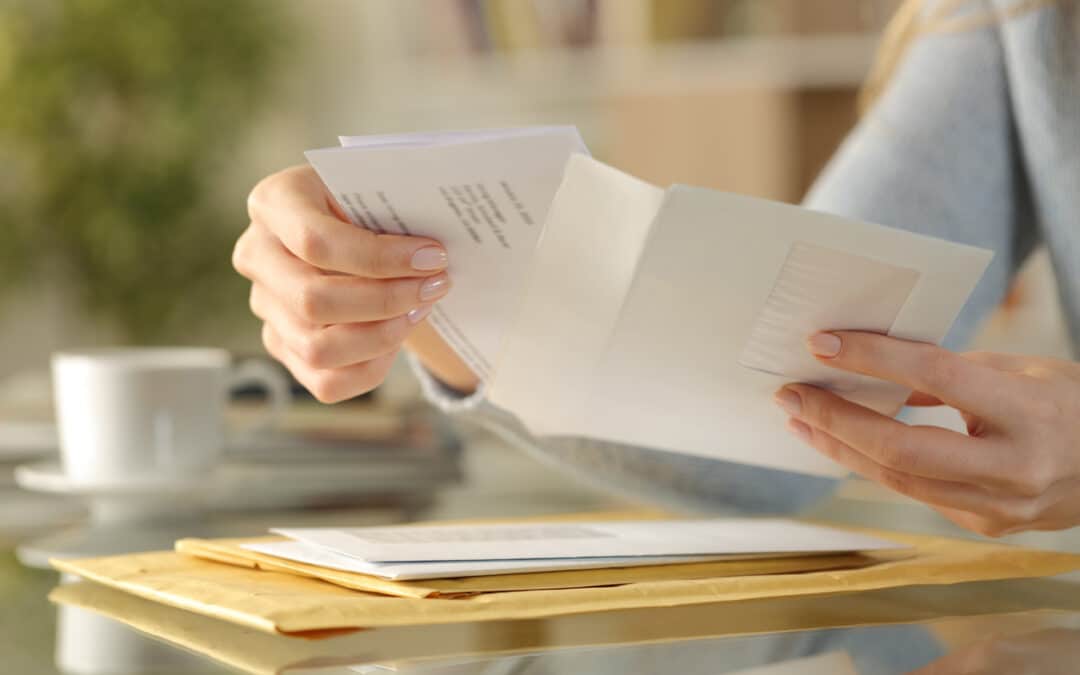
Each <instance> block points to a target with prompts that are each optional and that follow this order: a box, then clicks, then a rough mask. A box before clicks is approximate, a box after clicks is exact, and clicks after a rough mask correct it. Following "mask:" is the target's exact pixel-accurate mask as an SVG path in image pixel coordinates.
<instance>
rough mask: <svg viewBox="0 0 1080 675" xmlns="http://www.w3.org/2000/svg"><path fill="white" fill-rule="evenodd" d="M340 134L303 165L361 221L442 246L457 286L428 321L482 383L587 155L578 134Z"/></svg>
mask: <svg viewBox="0 0 1080 675" xmlns="http://www.w3.org/2000/svg"><path fill="white" fill-rule="evenodd" d="M343 140H345V141H347V142H348V143H350V144H353V145H357V147H345V148H327V149H322V150H311V151H309V152H307V153H306V156H307V159H308V161H309V162H310V163H311V165H312V166H313V167H314V168H315V170H316V171H317V172H318V173H319V176H320V177H321V178H322V180H323V182H324V183H326V185H327V187H328V188H329V189H330V192H331V193H332V194H333V195H334V197H335V199H336V200H337V202H338V204H339V205H340V206H341V207H342V209H343V210H344V211H345V212H346V213H347V214H348V215H349V217H350V218H351V219H352V220H353V222H354V223H356V224H357V225H360V226H363V227H367V228H368V229H371V230H373V231H376V232H389V233H394V234H414V235H424V236H429V237H433V238H435V239H438V240H439V241H441V242H442V243H443V244H444V245H445V246H446V249H447V252H448V254H449V257H450V270H449V271H450V274H451V276H452V278H453V283H454V286H453V288H452V289H451V291H450V294H449V295H448V296H447V297H445V298H444V299H443V300H441V301H440V302H439V303H438V305H436V307H435V309H434V311H433V312H432V314H431V318H430V319H429V320H430V322H431V323H432V325H433V326H434V327H435V328H436V330H438V331H439V334H440V335H442V337H443V338H444V339H445V340H446V341H447V342H448V343H449V344H450V345H451V346H452V347H453V348H454V350H455V351H457V353H458V354H460V355H461V356H462V358H463V359H464V360H465V361H466V362H467V363H468V365H469V366H470V368H472V369H473V370H474V371H475V372H476V373H477V375H479V376H480V377H481V378H482V379H485V380H486V379H488V378H489V377H490V375H491V370H492V368H493V364H494V362H495V359H496V356H497V354H498V353H499V350H500V346H501V342H502V338H503V334H504V331H505V329H506V324H507V322H508V320H509V317H510V316H512V315H513V312H514V309H515V308H516V306H517V300H518V294H519V292H520V287H521V283H522V281H523V279H524V276H525V274H526V272H527V270H528V267H529V263H530V261H531V259H532V255H533V250H534V249H535V246H536V240H537V237H538V236H539V234H540V230H541V228H542V225H543V222H544V219H545V217H546V215H547V209H548V206H549V205H550V203H551V199H552V196H553V195H554V194H555V190H556V188H557V187H558V185H559V181H560V180H561V178H562V173H563V167H564V166H565V164H566V161H567V159H568V158H569V157H570V156H571V155H572V154H574V153H584V152H587V150H586V149H585V145H584V143H583V142H582V140H581V137H580V135H579V134H578V133H577V130H576V129H574V128H573V127H552V128H543V129H539V130H536V129H532V130H507V131H505V132H504V133H501V134H500V133H498V132H497V130H481V131H479V132H455V133H442V134H421V135H418V136H416V137H413V138H410V137H409V136H392V137H379V138H376V139H374V140H371V141H370V142H368V143H367V144H366V145H365V144H364V143H365V142H364V141H363V139H356V138H346V139H343Z"/></svg>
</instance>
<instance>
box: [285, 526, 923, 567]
mask: <svg viewBox="0 0 1080 675" xmlns="http://www.w3.org/2000/svg"><path fill="white" fill-rule="evenodd" d="M273 531H274V532H275V533H277V534H281V535H283V536H286V537H288V538H290V539H294V540H296V541H300V542H303V543H305V544H308V545H311V546H317V547H321V548H324V549H328V550H330V551H334V552H336V553H340V554H342V555H347V556H352V557H355V558H359V559H361V560H365V561H368V562H381V563H387V562H437V561H458V562H460V561H468V560H504V561H505V560H514V561H520V560H536V559H543V558H610V557H630V558H640V557H643V556H686V555H737V556H745V555H755V556H758V555H761V556H765V555H769V556H776V555H791V554H815V553H841V552H853V551H870V550H883V549H896V548H906V547H905V546H903V545H901V544H896V543H894V542H891V541H887V540H884V539H879V538H877V537H869V536H866V535H862V534H857V533H853V532H847V531H844V530H837V529H832V528H827V527H820V526H815V525H806V524H803V523H797V522H794V521H790V520H782V519H756V518H755V519H751V518H746V519H738V518H736V519H732V518H725V519H708V520H678V521H670V520H669V521H617V522H584V523H551V524H509V525H444V526H428V527H365V528H307V529H276V530H273Z"/></svg>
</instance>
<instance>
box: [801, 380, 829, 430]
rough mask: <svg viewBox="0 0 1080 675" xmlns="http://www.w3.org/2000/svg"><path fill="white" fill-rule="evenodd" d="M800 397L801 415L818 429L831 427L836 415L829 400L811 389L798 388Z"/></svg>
mask: <svg viewBox="0 0 1080 675" xmlns="http://www.w3.org/2000/svg"><path fill="white" fill-rule="evenodd" d="M799 396H801V397H802V405H803V416H804V417H805V418H806V419H807V420H808V421H810V422H812V423H813V424H814V426H816V427H818V428H820V429H831V428H832V426H833V422H834V421H835V418H836V415H835V413H834V411H833V408H832V406H831V405H830V404H829V401H828V400H827V399H826V398H825V397H823V396H820V395H819V394H818V392H817V391H814V390H813V389H808V388H804V387H800V388H799Z"/></svg>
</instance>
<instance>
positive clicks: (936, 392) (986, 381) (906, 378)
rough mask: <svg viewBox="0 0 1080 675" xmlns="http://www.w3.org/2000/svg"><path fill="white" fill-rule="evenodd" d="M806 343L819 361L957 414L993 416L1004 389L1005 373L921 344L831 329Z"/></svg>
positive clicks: (874, 334)
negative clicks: (913, 393)
mask: <svg viewBox="0 0 1080 675" xmlns="http://www.w3.org/2000/svg"><path fill="white" fill-rule="evenodd" d="M807 344H808V348H809V349H810V352H811V353H813V354H814V356H815V357H816V358H817V359H818V361H820V362H821V363H824V364H826V365H829V366H832V367H834V368H840V369H842V370H848V371H851V372H854V373H860V374H863V375H869V376H871V377H876V378H879V379H882V380H888V381H890V382H896V383H897V384H902V385H904V386H905V387H907V388H909V389H913V390H915V391H918V392H923V393H924V394H929V395H931V396H934V397H936V398H938V399H939V400H940V401H942V402H943V403H945V404H947V405H950V406H952V407H954V408H957V409H959V410H965V411H968V412H974V413H993V412H997V411H998V409H999V408H1000V406H999V404H998V400H999V398H1000V396H1001V392H1002V391H1003V390H1006V389H1007V378H1008V375H1007V374H1006V373H1003V372H1001V371H999V370H996V369H994V368H992V367H990V366H987V365H983V364H981V363H976V362H975V361H973V360H971V359H966V358H964V357H963V356H961V355H960V354H956V353H954V352H950V351H949V350H947V349H943V348H941V347H938V346H937V345H933V344H928V343H925V342H913V341H911V340H901V339H899V338H894V337H889V336H887V335H879V334H877V333H864V332H860V331H831V332H828V333H818V334H816V335H813V336H811V337H810V339H809V340H808V342H807ZM1003 386H1004V388H1003Z"/></svg>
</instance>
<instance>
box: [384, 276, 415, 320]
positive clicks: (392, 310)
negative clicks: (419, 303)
mask: <svg viewBox="0 0 1080 675" xmlns="http://www.w3.org/2000/svg"><path fill="white" fill-rule="evenodd" d="M382 290H383V292H382V303H381V307H380V308H379V309H380V310H381V311H382V315H383V316H398V315H399V314H403V313H405V312H406V311H408V309H409V308H410V307H412V306H413V305H414V304H416V298H417V293H416V283H415V282H413V281H404V282H388V283H385V284H384V285H383V289H382Z"/></svg>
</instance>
